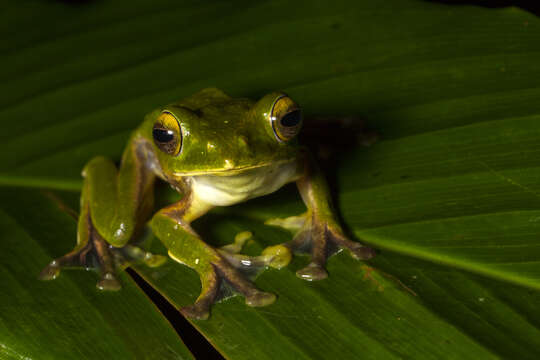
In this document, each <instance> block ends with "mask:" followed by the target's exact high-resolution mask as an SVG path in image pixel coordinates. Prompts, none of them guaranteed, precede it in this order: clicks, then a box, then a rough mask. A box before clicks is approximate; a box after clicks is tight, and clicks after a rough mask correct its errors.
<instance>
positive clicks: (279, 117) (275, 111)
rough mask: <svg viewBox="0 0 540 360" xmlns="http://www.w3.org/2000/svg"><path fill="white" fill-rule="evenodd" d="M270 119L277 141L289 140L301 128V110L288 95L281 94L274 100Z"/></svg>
mask: <svg viewBox="0 0 540 360" xmlns="http://www.w3.org/2000/svg"><path fill="white" fill-rule="evenodd" d="M270 121H271V122H272V130H274V135H276V138H277V139H278V140H279V141H289V140H291V139H292V138H294V137H295V136H296V135H298V133H299V132H300V129H301V128H302V110H301V109H300V107H299V106H298V105H297V104H296V103H295V102H294V101H292V99H291V98H290V97H288V96H287V95H283V96H281V97H279V98H278V99H277V100H276V101H275V102H274V105H273V106H272V112H271V113H270Z"/></svg>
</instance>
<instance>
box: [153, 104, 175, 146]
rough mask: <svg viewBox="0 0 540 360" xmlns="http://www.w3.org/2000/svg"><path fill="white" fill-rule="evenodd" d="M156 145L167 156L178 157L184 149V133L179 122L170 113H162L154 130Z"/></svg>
mask: <svg viewBox="0 0 540 360" xmlns="http://www.w3.org/2000/svg"><path fill="white" fill-rule="evenodd" d="M152 137H153V138H154V143H155V144H156V146H157V147H158V148H159V150H161V151H163V152H164V153H165V154H169V155H171V156H176V155H178V153H180V149H181V147H182V131H181V130H180V124H178V120H176V118H175V117H174V116H173V114H171V113H169V112H162V113H161V115H159V117H158V118H157V120H156V122H155V124H154V128H153V129H152Z"/></svg>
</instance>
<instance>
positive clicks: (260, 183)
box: [191, 161, 299, 206]
mask: <svg viewBox="0 0 540 360" xmlns="http://www.w3.org/2000/svg"><path fill="white" fill-rule="evenodd" d="M298 172H299V171H298V163H297V162H296V161H293V162H290V163H286V164H280V165H272V166H263V167H259V168H255V169H249V170H246V171H244V172H242V173H240V174H235V175H198V176H193V177H191V190H192V192H193V194H194V195H195V197H197V198H198V199H199V200H202V201H204V202H206V203H208V204H211V205H214V206H228V205H232V204H236V203H239V202H242V201H246V200H248V199H251V198H255V197H258V196H262V195H266V194H270V193H272V192H274V191H276V190H277V189H279V188H280V187H282V186H283V185H285V184H286V183H288V182H291V181H295V180H297V179H298V177H299V174H298Z"/></svg>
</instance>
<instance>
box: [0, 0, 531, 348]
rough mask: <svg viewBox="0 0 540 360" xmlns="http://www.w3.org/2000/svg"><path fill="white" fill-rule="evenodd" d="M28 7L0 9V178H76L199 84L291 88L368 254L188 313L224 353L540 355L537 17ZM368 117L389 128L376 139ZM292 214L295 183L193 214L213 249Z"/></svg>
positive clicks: (168, 277)
mask: <svg viewBox="0 0 540 360" xmlns="http://www.w3.org/2000/svg"><path fill="white" fill-rule="evenodd" d="M25 5H26V6H25V7H24V8H23V7H22V6H21V5H20V4H19V3H18V2H15V1H12V2H8V3H6V4H5V5H3V7H4V8H3V11H2V13H1V15H0V16H1V17H2V22H1V24H2V25H0V26H1V27H2V34H3V42H1V43H0V51H2V58H1V60H0V62H1V63H2V65H3V66H2V67H1V69H2V72H0V79H2V81H1V83H0V88H1V89H2V90H3V91H2V94H3V97H2V99H0V119H1V121H2V129H3V130H4V131H3V132H2V133H1V134H0V139H1V140H2V142H1V143H0V183H1V184H4V185H17V186H27V187H49V188H54V189H71V190H78V189H79V187H80V184H81V180H80V177H79V173H80V169H81V168H82V166H83V165H84V163H85V162H86V161H87V160H88V159H90V158H91V157H92V156H94V155H98V154H99V155H106V156H110V157H112V158H114V159H118V158H119V154H120V153H121V150H122V147H123V146H124V143H125V140H126V138H127V135H128V133H129V131H130V130H131V129H133V128H134V127H135V126H136V125H137V124H138V123H139V122H140V121H141V119H142V116H143V114H144V113H146V112H148V111H149V110H151V109H152V108H155V107H156V106H159V105H161V104H165V103H168V102H172V101H175V100H177V99H179V98H181V97H183V96H187V95H190V94H192V93H193V92H194V91H197V90H199V89H200V88H203V87H207V86H218V87H220V88H222V89H224V90H225V91H226V92H228V93H230V94H231V95H233V96H251V97H258V96H260V95H262V94H264V93H266V92H268V91H272V90H275V89H278V88H281V89H284V90H286V91H287V92H288V93H289V94H290V95H291V96H292V97H293V98H295V99H296V100H297V101H298V102H299V103H300V104H302V105H303V108H304V111H305V114H306V126H305V127H306V128H305V130H307V131H306V132H310V130H311V134H308V136H306V140H307V141H308V142H310V143H312V144H314V146H313V148H314V149H315V150H316V151H317V152H318V153H319V155H321V156H322V157H323V158H324V157H326V159H325V160H324V159H323V160H324V161H323V165H324V169H325V171H326V173H327V174H328V176H329V178H330V180H331V187H332V189H333V190H334V191H335V193H336V200H337V204H338V208H339V210H340V214H341V216H342V218H343V221H344V223H345V224H346V225H347V226H348V228H349V232H350V234H351V235H352V236H356V237H357V239H362V240H363V241H365V242H367V243H369V244H371V245H372V246H374V247H376V248H378V249H379V250H380V253H379V255H378V256H377V257H376V258H375V259H374V260H372V261H370V262H369V263H361V262H355V261H353V260H352V259H350V258H349V257H348V256H347V255H346V254H339V255H337V256H335V257H333V258H332V259H330V261H329V264H328V270H329V273H330V278H329V279H328V280H325V281H322V282H317V283H306V282H302V281H300V280H299V279H297V278H296V277H295V276H294V271H295V270H296V269H298V268H299V267H300V266H301V265H302V264H305V262H306V258H303V257H297V258H295V260H294V262H293V264H292V265H291V266H290V267H288V268H286V269H283V270H281V271H275V270H268V271H266V272H264V273H263V274H262V275H261V276H260V277H259V278H258V279H257V285H258V286H259V287H261V288H263V289H265V290H268V291H273V292H275V293H276V294H278V296H279V300H278V301H277V302H276V303H275V304H273V305H271V306H269V307H267V308H262V309H252V308H249V307H246V306H245V305H244V304H243V303H242V300H241V298H238V297H237V298H232V299H228V300H225V301H224V302H223V303H221V304H218V305H216V306H215V307H214V308H213V313H212V317H211V319H210V320H208V321H206V322H196V323H195V325H196V326H197V327H198V328H199V329H200V331H201V332H203V334H204V335H205V336H206V337H208V338H209V339H210V341H211V342H212V343H213V344H214V345H215V346H216V347H217V348H218V349H219V350H220V351H221V352H222V354H224V355H225V356H227V357H229V358H239V359H240V358H253V357H257V358H275V357H278V356H279V357H282V358H311V357H315V358H328V357H336V358H337V357H355V358H356V357H360V356H361V357H365V358H393V357H396V358H399V357H407V358H422V359H423V358H441V357H443V358H460V359H462V358H479V357H482V358H497V357H504V358H510V357H512V358H514V357H515V358H520V359H521V358H522V359H528V358H530V359H536V358H538V356H539V354H538V352H539V350H538V349H540V346H539V345H540V344H539V341H540V340H538V339H540V336H539V335H540V334H539V327H540V307H539V305H538V304H540V302H539V300H540V291H539V289H540V280H539V279H540V270H539V269H540V266H539V259H540V242H539V241H538V240H537V239H538V238H539V235H540V229H539V228H538V219H539V218H540V217H539V216H540V214H539V210H538V209H539V205H540V204H539V188H538V186H539V185H538V184H540V182H539V181H538V180H539V178H540V172H539V167H538V164H537V159H538V152H539V150H540V141H539V140H540V131H539V130H538V126H537V123H538V121H539V120H540V119H539V113H540V112H539V111H540V103H539V102H538V101H537V99H538V97H539V96H540V90H539V88H538V86H537V83H536V82H535V81H534V79H536V78H538V76H539V75H540V67H539V66H538V64H540V61H539V60H540V43H538V41H537V39H538V36H539V35H540V21H539V20H538V19H537V18H536V17H535V16H533V15H531V14H528V13H526V12H524V11H521V10H518V9H515V8H504V9H484V8H479V7H474V6H459V7H454V6H447V5H442V4H438V3H433V2H425V1H419V0H399V1H398V0H389V1H385V2H384V3H381V2H380V1H363V2H354V1H338V2H336V1H334V2H332V3H328V2H323V1H311V2H301V1H297V2H294V3H290V2H284V1H271V2H255V3H254V2H247V1H236V2H234V3H231V2H205V3H204V4H201V3H199V2H192V1H183V2H176V1H174V2H173V1H169V0H159V1H154V2H152V4H150V3H148V2H144V1H132V2H129V3H128V2H122V1H116V2H114V3H112V2H89V3H85V4H79V5H77V6H70V5H66V4H62V3H52V2H38V1H29V2H27V4H25ZM37 14H39V16H37ZM51 24H54V26H51ZM22 29H24V31H23V30H22ZM321 117H322V118H329V119H330V122H328V121H323V120H324V119H323V120H321V119H319V120H317V118H321ZM361 122H362V123H363V122H365V123H366V124H367V125H368V126H369V128H370V129H372V130H375V131H376V132H377V133H378V134H379V137H380V141H379V142H377V143H376V144H374V145H373V146H371V147H370V148H367V149H366V148H363V147H361V146H360V145H359V143H360V142H361V140H362V139H361V137H362V135H361V134H360V133H358V127H359V125H360V123H361ZM313 129H315V131H313ZM317 129H318V130H317ZM9 192H10V191H9V190H8V193H9ZM17 194H23V193H22V192H20V191H19V192H17ZM32 194H33V196H35V194H34V193H32ZM12 196H13V197H12V198H11V200H10V201H11V202H13V201H15V200H14V199H16V197H15V195H12ZM17 196H20V195H17ZM11 202H10V204H11ZM2 204H4V202H3V203H2ZM6 208H10V206H7V207H6ZM14 208H15V209H16V208H17V206H14ZM302 210H303V205H302V204H301V201H300V199H299V198H298V195H297V194H296V191H295V190H294V188H292V187H289V188H288V190H286V189H285V190H283V191H281V192H279V193H277V194H274V195H271V196H268V197H266V198H262V199H257V200H255V201H253V202H249V203H246V204H243V205H240V206H236V207H232V208H229V209H223V210H217V211H214V212H213V213H212V214H209V215H207V216H205V217H203V218H202V219H200V221H199V222H198V223H196V224H195V225H196V226H197V229H198V230H199V231H200V232H201V233H202V234H203V235H204V237H205V239H207V240H208V241H209V242H211V243H213V244H216V245H218V244H224V243H227V242H230V241H231V240H232V238H233V236H234V234H235V233H236V232H237V231H241V230H246V229H250V230H252V231H253V232H254V233H255V242H254V243H252V244H251V245H250V246H249V247H248V249H246V251H248V252H252V253H258V252H260V250H261V249H262V248H263V247H264V246H266V245H268V244H276V243H279V242H282V241H286V240H288V239H290V236H291V235H290V234H288V233H286V232H284V231H281V230H278V229H275V228H271V227H267V226H264V225H263V224H262V221H263V220H265V219H267V218H268V217H273V216H286V215H293V214H296V213H298V212H300V211H302ZM6 211H7V210H6ZM28 211H29V212H28V213H27V214H26V215H25V216H24V217H22V219H26V218H33V217H34V216H33V212H34V211H35V212H39V215H40V218H41V217H45V216H46V215H47V214H48V212H43V211H41V212H40V210H31V209H30V210H28ZM51 216H53V217H54V215H51ZM39 221H40V222H44V221H45V220H39ZM36 222H37V220H36ZM45 223H46V222H45ZM38 224H39V223H38V222H37V223H36V225H34V226H36V229H37V226H38ZM70 226H72V229H74V227H73V226H74V225H70ZM40 236H41V235H40V233H39V232H36V235H35V239H36V240H37V239H39V238H40ZM65 237H66V240H65V242H61V240H60V238H59V240H57V241H58V243H57V244H56V245H54V246H58V247H59V248H58V250H63V251H64V252H65V250H66V249H69V248H70V247H71V246H72V243H73V241H74V240H73V239H74V238H75V234H74V230H72V233H71V234H70V235H69V236H68V235H67V234H66V235H65ZM62 239H63V238H62ZM68 239H69V240H68ZM51 243H56V241H52V240H51ZM40 244H41V242H40ZM153 245H154V246H155V248H156V249H155V250H156V251H164V249H162V248H160V244H159V242H157V241H154V242H153ZM28 246H30V245H28ZM32 246H35V245H32ZM40 246H43V245H40ZM51 246H53V245H52V244H51ZM60 247H62V248H61V249H60ZM9 249H11V247H9ZM41 251H43V250H41ZM59 253H60V254H61V253H62V251H58V252H56V251H55V253H54V255H53V254H50V257H53V256H57V255H58V254H59ZM10 260H11V261H13V259H11V258H10ZM137 271H138V272H140V274H142V275H143V277H144V278H145V279H146V280H147V281H148V282H150V283H152V284H153V285H154V286H155V287H156V289H157V290H158V291H160V292H161V293H162V294H163V295H164V296H165V297H167V298H168V299H169V300H170V301H171V302H172V303H174V304H176V305H177V306H182V305H186V304H189V303H191V302H192V301H193V300H194V299H195V297H196V296H197V294H198V291H199V283H198V279H197V277H196V275H195V273H194V272H193V271H191V270H189V269H187V268H185V267H182V266H180V265H178V264H174V263H172V262H169V263H168V264H167V265H165V266H163V267H162V268H159V269H145V268H137ZM70 274H71V273H70ZM69 276H74V277H76V276H82V275H69ZM88 281H89V282H91V281H90V280H88ZM47 285H50V286H55V284H47ZM81 289H83V285H81ZM86 289H87V290H86V291H87V292H89V291H90V289H92V290H93V284H89V285H88V287H87V288H86ZM49 291H54V290H49ZM68 300H69V299H64V301H65V302H66V303H67V301H68ZM99 311H100V312H102V311H104V312H107V311H108V310H107V309H101V308H100V309H99Z"/></svg>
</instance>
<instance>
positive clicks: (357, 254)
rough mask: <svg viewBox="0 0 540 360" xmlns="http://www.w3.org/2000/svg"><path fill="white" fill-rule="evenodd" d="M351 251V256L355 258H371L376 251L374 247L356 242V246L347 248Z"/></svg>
mask: <svg viewBox="0 0 540 360" xmlns="http://www.w3.org/2000/svg"><path fill="white" fill-rule="evenodd" d="M349 250H350V252H351V256H352V257H353V258H355V259H356V260H369V259H371V258H374V257H375V255H377V253H376V252H375V250H374V249H372V248H370V247H367V246H364V245H362V244H358V245H357V246H355V247H353V248H350V249H349Z"/></svg>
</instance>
